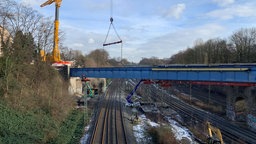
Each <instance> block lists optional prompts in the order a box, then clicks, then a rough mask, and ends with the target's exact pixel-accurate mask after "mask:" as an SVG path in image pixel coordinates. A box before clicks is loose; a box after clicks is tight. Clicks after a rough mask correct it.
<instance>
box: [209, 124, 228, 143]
mask: <svg viewBox="0 0 256 144" xmlns="http://www.w3.org/2000/svg"><path fill="white" fill-rule="evenodd" d="M206 125H207V128H208V134H209V138H208V144H224V141H223V139H222V134H221V131H220V129H218V128H216V127H213V126H212V125H211V124H210V122H206Z"/></svg>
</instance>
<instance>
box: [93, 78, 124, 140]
mask: <svg viewBox="0 0 256 144" xmlns="http://www.w3.org/2000/svg"><path fill="white" fill-rule="evenodd" d="M119 91H120V88H119V86H118V83H117V82H116V83H113V84H111V85H110V86H109V89H108V91H107V92H106V94H105V96H104V99H103V101H102V102H101V104H100V106H101V107H100V108H99V111H98V117H97V120H96V121H95V124H94V130H93V133H92V136H91V139H90V143H91V144H127V136H126V130H125V126H124V120H123V114H122V105H121V95H120V94H119Z"/></svg>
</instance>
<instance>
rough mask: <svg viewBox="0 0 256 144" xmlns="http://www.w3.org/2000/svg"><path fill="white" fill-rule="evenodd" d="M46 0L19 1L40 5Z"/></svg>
mask: <svg viewBox="0 0 256 144" xmlns="http://www.w3.org/2000/svg"><path fill="white" fill-rule="evenodd" d="M45 1H46V0H22V1H21V3H23V4H25V5H29V6H38V7H39V6H40V5H41V4H42V3H44V2H45Z"/></svg>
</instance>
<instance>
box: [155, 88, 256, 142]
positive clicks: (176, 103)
mask: <svg viewBox="0 0 256 144" xmlns="http://www.w3.org/2000/svg"><path fill="white" fill-rule="evenodd" d="M152 88H153V89H154V87H152ZM156 91H157V90H156V88H155V90H152V92H153V93H155V94H156ZM158 92H159V90H158ZM163 94H164V96H162V95H161V99H162V100H163V101H164V102H165V103H167V104H168V105H169V106H170V107H171V108H172V109H174V110H175V111H178V112H181V113H183V114H185V115H188V116H191V117H193V118H195V119H197V120H198V121H199V122H205V121H209V122H211V123H212V124H213V125H214V126H216V127H218V128H219V129H220V130H221V132H222V134H223V135H224V137H225V138H226V139H229V140H232V143H234V144H236V143H237V144H240V143H247V144H255V143H256V133H255V132H253V131H251V130H249V129H245V128H242V127H239V126H237V125H234V124H232V123H230V122H229V121H228V120H226V119H224V118H222V117H219V116H217V115H214V114H212V113H209V112H207V111H204V110H201V109H198V108H196V107H193V106H191V105H190V104H188V103H186V102H184V101H181V100H179V99H177V98H174V97H172V96H170V95H169V94H168V93H165V92H163Z"/></svg>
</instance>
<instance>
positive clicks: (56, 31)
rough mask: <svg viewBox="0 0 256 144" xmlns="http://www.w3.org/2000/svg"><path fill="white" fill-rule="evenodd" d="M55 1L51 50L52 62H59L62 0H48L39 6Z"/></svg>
mask: <svg viewBox="0 0 256 144" xmlns="http://www.w3.org/2000/svg"><path fill="white" fill-rule="evenodd" d="M54 2H55V21H54V40H53V51H52V58H51V61H52V62H60V61H61V59H60V50H59V45H58V44H59V24H60V22H59V8H60V5H61V2H62V0H48V1H46V2H45V3H43V4H41V5H40V6H41V7H44V6H46V5H51V4H52V3H54Z"/></svg>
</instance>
